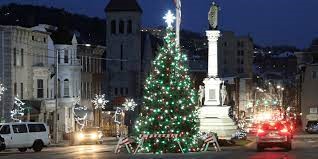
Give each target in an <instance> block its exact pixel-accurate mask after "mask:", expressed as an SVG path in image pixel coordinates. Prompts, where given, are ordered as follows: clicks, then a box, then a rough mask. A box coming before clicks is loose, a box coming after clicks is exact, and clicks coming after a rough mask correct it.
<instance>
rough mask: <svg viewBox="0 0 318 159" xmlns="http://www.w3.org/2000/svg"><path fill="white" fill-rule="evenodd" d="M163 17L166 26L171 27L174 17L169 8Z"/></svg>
mask: <svg viewBox="0 0 318 159" xmlns="http://www.w3.org/2000/svg"><path fill="white" fill-rule="evenodd" d="M163 19H164V20H165V22H166V23H167V28H172V23H173V22H174V20H175V19H176V17H175V16H174V15H173V14H172V12H171V10H168V13H166V15H165V16H164V17H163Z"/></svg>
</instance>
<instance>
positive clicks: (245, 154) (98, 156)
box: [0, 139, 318, 159]
mask: <svg viewBox="0 0 318 159" xmlns="http://www.w3.org/2000/svg"><path fill="white" fill-rule="evenodd" d="M113 148H114V145H81V146H68V147H49V148H45V149H43V151H42V152H40V153H34V152H33V151H31V150H28V151H27V152H26V153H20V152H18V151H16V150H9V151H5V152H0V158H1V159H6V158H8V159H9V158H10V159H12V158H14V159H70V158H72V159H89V158H92V159H102V158H103V159H113V158H114V159H116V158H118V159H127V158H131V159H146V158H151V159H154V158H158V159H159V158H160V159H162V158H171V159H178V158H180V159H184V158H188V159H190V158H191V159H194V158H197V159H202V158H209V159H211V158H212V159H214V158H215V159H233V158H235V159H297V158H301V159H316V158H317V150H318V140H317V139H295V140H294V141H293V150H292V151H290V152H285V151H284V150H281V149H276V148H275V149H268V150H265V151H264V152H256V148H255V142H252V143H250V144H248V145H246V146H245V147H222V149H223V151H222V152H214V151H208V152H203V153H188V154H164V155H153V154H137V155H135V156H132V155H129V154H127V153H126V152H122V153H120V154H118V155H116V154H114V153H113V152H112V151H113ZM122 151H123V149H122Z"/></svg>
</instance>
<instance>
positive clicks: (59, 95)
mask: <svg viewBox="0 0 318 159" xmlns="http://www.w3.org/2000/svg"><path fill="white" fill-rule="evenodd" d="M57 85H58V89H57V96H58V97H59V98H60V97H61V87H62V86H61V81H60V79H58V81H57Z"/></svg>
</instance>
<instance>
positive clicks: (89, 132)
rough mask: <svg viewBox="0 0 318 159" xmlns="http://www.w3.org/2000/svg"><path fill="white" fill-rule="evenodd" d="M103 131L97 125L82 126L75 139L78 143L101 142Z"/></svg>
mask: <svg viewBox="0 0 318 159" xmlns="http://www.w3.org/2000/svg"><path fill="white" fill-rule="evenodd" d="M102 137H103V133H102V131H101V130H100V129H99V128H98V127H89V128H84V129H83V130H82V131H81V132H79V133H78V134H77V140H78V142H79V143H80V144H82V143H89V142H93V143H96V144H102V143H103V139H102Z"/></svg>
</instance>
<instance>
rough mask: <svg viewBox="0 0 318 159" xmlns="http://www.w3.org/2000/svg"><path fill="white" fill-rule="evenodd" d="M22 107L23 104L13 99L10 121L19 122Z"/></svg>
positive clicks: (22, 113) (16, 98)
mask: <svg viewBox="0 0 318 159" xmlns="http://www.w3.org/2000/svg"><path fill="white" fill-rule="evenodd" d="M24 105H25V103H24V102H22V101H21V100H20V99H19V98H18V97H14V106H13V109H12V110H11V119H12V120H13V121H14V122H21V117H23V116H24V110H25V108H24V107H23V106H24Z"/></svg>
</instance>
